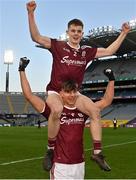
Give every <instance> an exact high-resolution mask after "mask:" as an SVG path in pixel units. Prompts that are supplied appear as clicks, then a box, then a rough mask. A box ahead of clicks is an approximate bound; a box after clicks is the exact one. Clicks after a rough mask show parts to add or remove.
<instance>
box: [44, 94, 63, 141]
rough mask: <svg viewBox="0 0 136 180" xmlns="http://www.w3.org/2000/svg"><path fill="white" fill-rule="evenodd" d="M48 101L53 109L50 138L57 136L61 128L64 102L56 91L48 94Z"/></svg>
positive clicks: (49, 122)
mask: <svg viewBox="0 0 136 180" xmlns="http://www.w3.org/2000/svg"><path fill="white" fill-rule="evenodd" d="M46 102H47V104H48V106H49V107H50V109H51V113H50V116H49V119H48V138H55V137H56V136H57V134H58V132H59V128H60V116H61V112H62V110H63V104H62V100H61V98H60V96H59V95H57V94H55V93H54V94H51V95H48V98H47V100H46Z"/></svg>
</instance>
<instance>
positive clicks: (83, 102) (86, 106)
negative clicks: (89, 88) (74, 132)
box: [76, 95, 102, 141]
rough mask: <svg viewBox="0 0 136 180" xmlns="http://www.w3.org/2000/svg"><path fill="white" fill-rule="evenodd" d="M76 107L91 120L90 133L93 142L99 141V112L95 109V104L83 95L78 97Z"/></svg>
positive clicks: (100, 136) (100, 135)
mask: <svg viewBox="0 0 136 180" xmlns="http://www.w3.org/2000/svg"><path fill="white" fill-rule="evenodd" d="M76 107H77V108H78V109H79V110H80V111H81V112H83V113H85V114H87V115H88V116H89V117H90V118H91V120H92V121H91V123H90V133H91V134H92V138H93V140H97V141H101V138H102V134H101V123H100V115H99V113H100V110H99V108H97V107H96V105H95V103H94V102H93V101H92V100H91V99H90V98H88V97H86V96H84V95H79V96H78V98H77V101H76Z"/></svg>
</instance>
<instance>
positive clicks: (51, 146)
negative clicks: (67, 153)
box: [48, 137, 56, 149]
mask: <svg viewBox="0 0 136 180" xmlns="http://www.w3.org/2000/svg"><path fill="white" fill-rule="evenodd" d="M55 144H56V137H55V138H48V149H54V147H55Z"/></svg>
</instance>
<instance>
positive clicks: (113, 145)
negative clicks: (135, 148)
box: [0, 141, 136, 166]
mask: <svg viewBox="0 0 136 180" xmlns="http://www.w3.org/2000/svg"><path fill="white" fill-rule="evenodd" d="M132 143H136V141H129V142H124V143H118V144H109V145H106V146H103V148H104V149H105V148H109V147H115V146H122V145H126V144H132ZM90 150H91V149H85V152H86V151H90ZM37 159H43V157H34V158H29V159H22V160H18V161H11V162H6V163H1V164H0V166H6V165H10V164H16V163H22V162H27V161H33V160H37Z"/></svg>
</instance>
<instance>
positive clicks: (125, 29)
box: [122, 23, 131, 34]
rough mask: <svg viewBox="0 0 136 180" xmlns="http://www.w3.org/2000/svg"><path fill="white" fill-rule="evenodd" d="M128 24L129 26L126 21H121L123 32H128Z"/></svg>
mask: <svg viewBox="0 0 136 180" xmlns="http://www.w3.org/2000/svg"><path fill="white" fill-rule="evenodd" d="M130 29H131V28H130V26H129V24H128V23H123V24H122V31H123V32H124V33H126V34H127V33H129V31H130Z"/></svg>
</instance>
